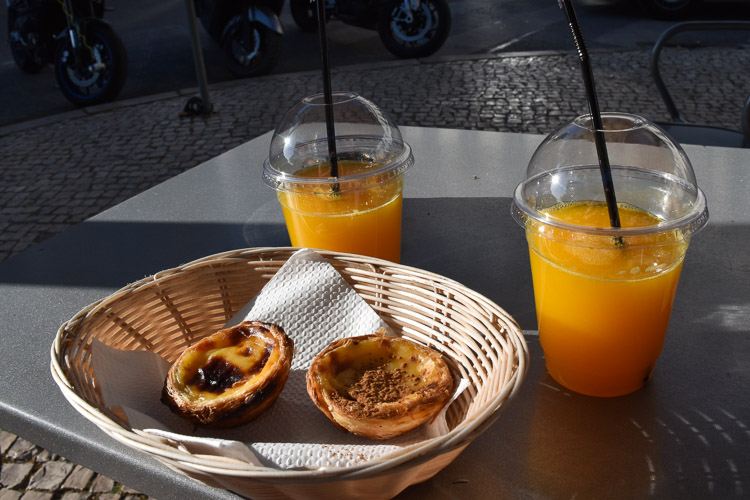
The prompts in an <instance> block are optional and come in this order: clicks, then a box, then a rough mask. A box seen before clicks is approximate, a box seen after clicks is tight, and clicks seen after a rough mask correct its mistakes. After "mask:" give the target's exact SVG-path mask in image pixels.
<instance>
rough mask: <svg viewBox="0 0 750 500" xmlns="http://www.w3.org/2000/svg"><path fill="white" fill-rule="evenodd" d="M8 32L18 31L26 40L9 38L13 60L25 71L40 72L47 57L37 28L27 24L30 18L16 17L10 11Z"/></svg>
mask: <svg viewBox="0 0 750 500" xmlns="http://www.w3.org/2000/svg"><path fill="white" fill-rule="evenodd" d="M8 16H9V17H8V28H9V30H8V32H9V33H12V32H14V31H15V32H17V33H19V34H21V36H23V37H24V42H23V43H22V42H20V41H14V40H9V41H8V44H9V45H10V52H11V54H13V60H14V61H15V62H16V66H18V67H19V68H21V71H23V72H24V73H30V74H34V73H39V71H40V70H41V69H42V68H43V67H44V66H45V65H46V63H47V58H46V57H45V55H44V50H43V49H42V43H41V42H42V41H41V40H39V39H38V36H39V35H38V34H37V33H36V30H34V29H30V27H29V26H26V24H27V23H29V22H30V21H29V19H28V17H26V16H21V17H16V16H15V15H12V14H11V13H10V12H8Z"/></svg>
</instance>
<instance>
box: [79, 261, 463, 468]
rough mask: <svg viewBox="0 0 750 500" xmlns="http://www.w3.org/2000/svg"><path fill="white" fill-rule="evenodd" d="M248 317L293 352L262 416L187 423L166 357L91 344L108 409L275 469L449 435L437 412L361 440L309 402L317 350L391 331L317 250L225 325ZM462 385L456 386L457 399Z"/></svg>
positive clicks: (206, 448)
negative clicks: (175, 409)
mask: <svg viewBox="0 0 750 500" xmlns="http://www.w3.org/2000/svg"><path fill="white" fill-rule="evenodd" d="M246 319H247V320H259V321H265V322H273V323H277V324H279V325H281V327H282V328H283V329H284V331H285V332H286V333H287V335H289V337H291V338H292V340H293V341H294V348H295V350H294V358H293V360H292V368H291V371H290V374H289V379H288V380H287V383H286V386H285V387H284V390H283V391H282V392H281V395H280V396H279V398H278V399H277V400H276V402H275V403H274V404H273V405H272V406H271V408H269V409H268V410H266V411H265V412H264V413H263V414H261V415H260V416H259V417H258V418H257V419H255V420H253V421H251V422H249V423H248V424H245V425H242V426H240V427H236V428H233V429H219V430H216V429H207V428H203V427H199V426H195V425H193V424H190V423H188V422H186V421H184V420H182V419H181V418H179V417H177V416H176V415H174V414H173V413H172V412H171V411H170V410H169V409H168V408H167V407H166V406H165V405H164V404H162V403H161V401H160V397H161V390H162V386H163V383H164V379H165V377H166V373H167V371H168V369H169V364H168V363H167V362H166V361H165V360H164V359H162V358H161V357H160V356H158V355H156V354H154V353H150V352H146V351H120V350H117V349H113V348H111V347H108V346H106V345H104V344H103V343H101V342H98V341H95V342H93V344H92V356H93V366H94V372H95V374H96V379H97V381H98V383H99V387H100V391H101V394H102V398H103V400H104V402H105V404H106V405H107V406H108V407H110V408H113V409H119V410H121V413H122V414H124V415H126V416H127V419H128V423H129V425H130V427H131V428H132V429H134V430H136V431H137V432H146V433H150V434H152V435H157V436H159V437H160V438H161V439H163V440H164V441H165V442H169V443H172V444H174V443H180V447H181V448H183V449H184V450H186V451H189V452H190V453H199V454H213V455H216V456H219V457H225V458H227V459H231V460H240V461H243V462H247V463H248V464H249V465H251V466H265V467H273V468H278V469H318V468H323V467H349V466H352V465H358V464H361V463H363V462H370V461H374V460H380V459H383V458H386V457H389V456H393V455H394V454H399V453H403V452H405V451H407V450H408V449H409V448H410V447H412V446H413V445H415V444H418V443H421V442H423V441H425V440H427V439H431V438H434V437H437V436H439V435H442V434H444V433H446V432H447V425H446V423H445V418H444V415H443V414H441V415H439V416H438V418H436V419H434V421H433V422H432V423H431V424H428V425H425V426H422V427H421V428H419V429H417V430H415V431H412V432H410V433H407V434H405V435H404V436H401V437H399V438H395V439H391V440H387V441H374V440H370V439H366V438H360V437H357V436H354V435H351V434H348V433H344V432H342V431H340V430H339V429H337V428H336V427H334V425H333V424H332V423H331V422H330V421H329V420H328V419H327V418H326V417H325V416H324V415H323V413H322V412H320V410H318V408H317V407H316V406H315V405H314V404H313V402H312V401H311V400H310V397H309V396H308V394H307V390H306V386H305V374H306V372H307V369H308V367H309V366H310V364H311V363H312V360H313V359H314V357H315V356H316V355H317V354H318V353H319V352H320V351H322V350H323V349H324V348H325V347H326V346H328V344H330V343H331V342H332V341H334V340H336V339H338V338H342V337H352V336H357V335H367V334H371V333H373V332H375V331H376V330H377V329H379V328H386V329H387V325H386V324H385V322H384V321H383V320H382V319H380V317H379V316H378V315H377V314H376V313H375V311H373V310H372V308H370V307H369V306H368V305H367V303H366V302H365V301H364V300H363V299H362V298H361V297H360V296H359V295H358V294H357V293H356V292H355V291H354V289H352V288H351V287H350V286H349V284H348V283H347V282H346V281H345V280H344V279H343V277H342V276H341V275H340V274H339V273H338V271H336V269H334V268H333V266H331V265H330V264H328V263H327V262H326V261H325V260H324V259H323V258H322V257H320V255H318V254H317V253H316V252H314V251H312V250H308V249H303V250H300V251H299V252H297V253H295V254H294V255H293V256H292V257H290V258H289V260H288V261H287V262H286V263H285V264H284V265H283V266H282V267H281V268H280V269H279V271H278V272H277V273H276V275H275V276H274V277H273V278H272V279H271V280H270V281H269V282H268V283H267V284H266V285H265V287H264V288H263V290H262V291H261V293H260V294H258V296H257V297H256V298H255V299H254V300H253V301H251V302H250V303H249V304H248V305H247V306H246V307H245V308H243V309H242V310H241V311H240V312H238V314H236V315H235V317H234V318H233V319H232V320H231V321H230V322H229V323H228V324H227V325H228V326H231V325H234V324H237V323H240V322H241V321H244V320H246ZM465 386H466V383H462V384H459V390H458V391H457V392H456V395H454V397H456V396H457V395H458V394H459V393H460V391H461V390H463V388H464V387H465Z"/></svg>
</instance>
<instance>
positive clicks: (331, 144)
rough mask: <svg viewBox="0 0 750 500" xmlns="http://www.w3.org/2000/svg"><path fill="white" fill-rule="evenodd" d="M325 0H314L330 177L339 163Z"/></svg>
mask: <svg viewBox="0 0 750 500" xmlns="http://www.w3.org/2000/svg"><path fill="white" fill-rule="evenodd" d="M324 1H325V0H315V2H316V3H317V4H318V5H317V7H318V34H319V35H320V59H321V61H322V63H323V99H324V100H325V110H326V134H327V135H328V163H329V165H330V166H331V177H338V176H339V164H338V159H337V158H336V128H335V127H334V124H333V97H332V95H331V66H330V63H329V62H328V37H327V36H326V8H325V4H324Z"/></svg>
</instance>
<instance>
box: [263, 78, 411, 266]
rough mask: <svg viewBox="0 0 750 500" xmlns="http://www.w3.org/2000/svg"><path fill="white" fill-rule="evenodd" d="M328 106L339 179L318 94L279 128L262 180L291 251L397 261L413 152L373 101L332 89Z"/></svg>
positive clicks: (289, 112)
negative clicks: (276, 204) (280, 217)
mask: <svg viewBox="0 0 750 500" xmlns="http://www.w3.org/2000/svg"><path fill="white" fill-rule="evenodd" d="M332 102H333V104H332V107H333V111H334V122H335V131H336V150H337V155H336V157H337V164H338V176H336V177H333V176H332V175H331V169H330V159H329V151H328V138H327V132H326V123H325V103H324V99H323V95H322V94H316V95H313V96H310V97H306V98H305V99H303V100H302V101H301V102H300V103H299V104H298V105H296V106H294V107H293V108H292V109H290V110H289V111H288V112H287V113H286V115H285V116H284V118H283V119H282V121H281V123H280V124H279V127H277V129H276V131H275V133H274V136H273V138H272V140H271V147H270V151H269V156H268V158H267V159H266V161H265V162H264V165H263V180H264V182H265V183H266V184H268V185H269V186H271V187H273V188H274V189H275V190H276V193H277V196H278V199H279V203H280V204H281V208H282V211H283V213H284V220H285V222H286V227H287V231H288V232H289V238H290V240H291V243H292V246H296V247H308V248H318V249H324V250H333V251H339V252H347V253H355V254H360V255H367V256H370V257H377V258H382V259H387V260H390V261H393V262H399V261H400V257H401V214H402V201H403V186H404V173H405V172H406V171H407V170H408V169H409V168H410V167H411V166H412V165H413V163H414V158H413V156H412V153H411V148H410V147H409V145H408V144H407V143H406V142H404V141H403V139H402V137H401V133H400V131H399V130H398V127H397V126H396V125H395V123H394V122H393V121H392V120H391V119H390V118H389V117H388V116H387V115H386V114H385V113H384V112H382V111H381V110H380V109H379V108H378V107H377V106H376V105H375V104H374V103H372V102H371V101H369V100H367V99H365V98H363V97H361V96H359V95H357V94H355V93H353V92H334V93H333V101H332Z"/></svg>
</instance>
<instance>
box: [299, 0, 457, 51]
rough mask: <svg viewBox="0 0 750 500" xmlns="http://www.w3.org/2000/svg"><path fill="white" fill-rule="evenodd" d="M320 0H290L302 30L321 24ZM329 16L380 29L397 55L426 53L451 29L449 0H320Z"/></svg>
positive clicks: (380, 33)
mask: <svg viewBox="0 0 750 500" xmlns="http://www.w3.org/2000/svg"><path fill="white" fill-rule="evenodd" d="M315 1H317V0H290V3H289V7H290V9H291V12H292V17H293V18H294V22H295V23H296V24H297V26H299V28H300V29H301V30H303V31H308V32H311V31H315V30H316V29H317V27H318V17H317V7H316V4H315ZM320 1H325V2H326V6H325V7H326V8H325V11H326V19H339V20H341V21H343V22H345V23H347V24H351V25H352V26H357V27H360V28H365V29H370V30H377V32H378V35H380V40H381V41H382V42H383V45H385V47H386V48H387V49H388V50H389V51H390V52H391V53H392V54H394V55H396V56H398V57H404V58H411V57H426V56H429V55H430V54H433V53H435V52H436V51H437V50H438V49H440V47H442V46H443V43H445V40H446V39H447V38H448V34H449V33H450V29H451V11H450V7H448V3H447V2H446V0H320Z"/></svg>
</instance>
